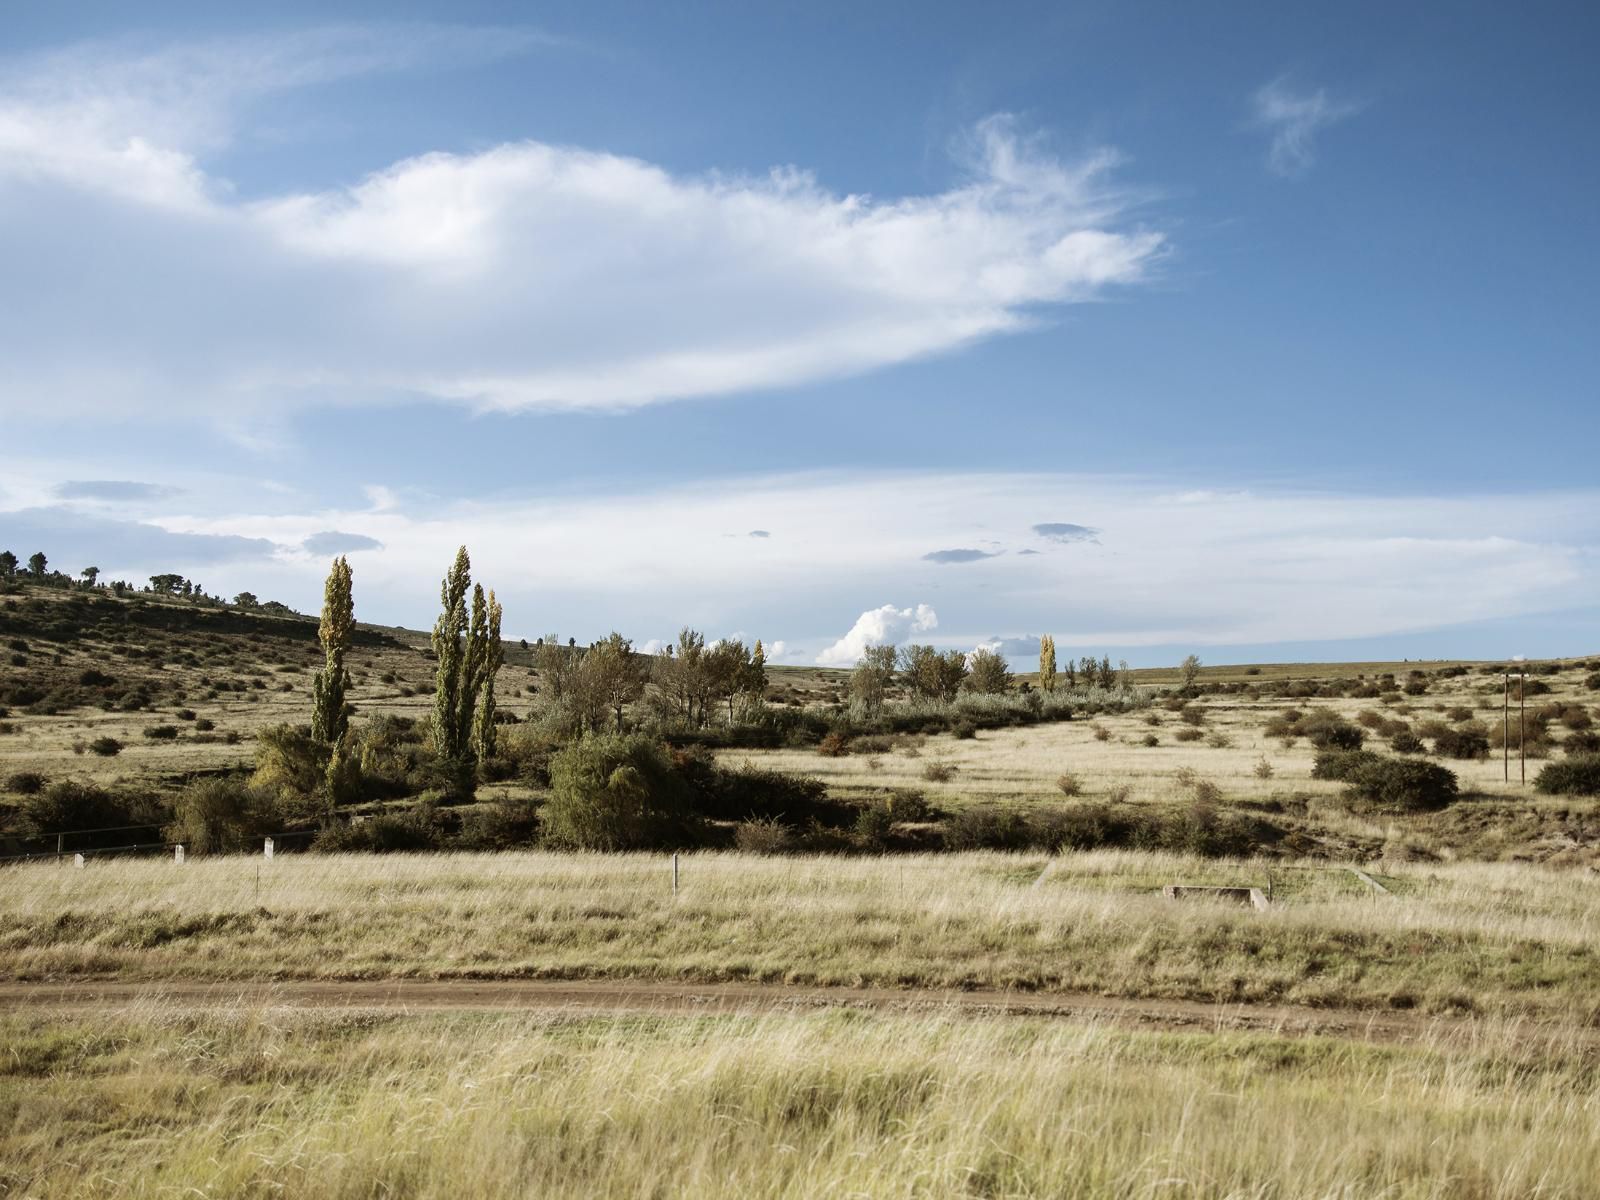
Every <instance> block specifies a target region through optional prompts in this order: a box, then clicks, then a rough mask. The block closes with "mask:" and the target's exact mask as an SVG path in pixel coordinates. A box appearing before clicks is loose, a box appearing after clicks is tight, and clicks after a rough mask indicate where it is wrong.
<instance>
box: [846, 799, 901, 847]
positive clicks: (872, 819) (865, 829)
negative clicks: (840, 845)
mask: <svg viewBox="0 0 1600 1200" xmlns="http://www.w3.org/2000/svg"><path fill="white" fill-rule="evenodd" d="M893 827H894V817H893V816H891V815H890V813H889V810H888V809H887V808H885V807H883V806H882V805H877V804H872V805H868V806H867V807H866V808H863V809H862V810H861V812H860V814H859V815H858V816H857V817H856V824H855V830H854V832H855V839H856V841H857V843H859V844H860V845H861V847H862V848H863V849H867V850H882V849H883V847H884V845H885V844H886V843H887V842H888V840H889V831H890V830H891V829H892V828H893Z"/></svg>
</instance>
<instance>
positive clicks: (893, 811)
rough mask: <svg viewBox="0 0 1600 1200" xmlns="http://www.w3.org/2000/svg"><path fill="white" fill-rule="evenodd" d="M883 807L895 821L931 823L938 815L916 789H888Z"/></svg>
mask: <svg viewBox="0 0 1600 1200" xmlns="http://www.w3.org/2000/svg"><path fill="white" fill-rule="evenodd" d="M884 807H885V808H887V809H888V810H889V815H890V816H892V817H893V818H894V819H895V820H896V821H931V820H932V819H933V818H934V817H936V816H938V815H939V814H938V810H937V809H935V808H934V807H933V805H931V804H929V803H928V798H927V797H926V796H924V795H923V794H922V793H921V792H919V791H918V790H917V789H916V788H890V789H889V795H888V796H887V797H886V798H885V800H884Z"/></svg>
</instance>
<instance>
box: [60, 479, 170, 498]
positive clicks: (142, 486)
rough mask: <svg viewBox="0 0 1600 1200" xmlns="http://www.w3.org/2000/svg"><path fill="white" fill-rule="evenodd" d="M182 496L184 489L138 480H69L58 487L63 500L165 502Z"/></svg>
mask: <svg viewBox="0 0 1600 1200" xmlns="http://www.w3.org/2000/svg"><path fill="white" fill-rule="evenodd" d="M182 494H183V489H182V488H177V487H172V486H170V485H168V484H164V483H144V482H141V481H139V480H136V479H69V480H67V482H65V483H62V484H57V485H56V495H57V496H59V497H61V499H63V500H104V501H118V500H165V499H168V498H170V497H172V496H179V495H182Z"/></svg>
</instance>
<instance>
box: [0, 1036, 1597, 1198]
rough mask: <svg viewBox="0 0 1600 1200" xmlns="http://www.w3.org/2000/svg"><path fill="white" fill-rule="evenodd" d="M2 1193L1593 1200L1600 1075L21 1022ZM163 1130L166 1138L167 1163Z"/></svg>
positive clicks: (1118, 1044)
mask: <svg viewBox="0 0 1600 1200" xmlns="http://www.w3.org/2000/svg"><path fill="white" fill-rule="evenodd" d="M0 1042H3V1043H4V1044H5V1045H6V1046H7V1048H8V1051H7V1053H6V1054H5V1055H4V1056H0V1164H3V1165H0V1192H3V1193H8V1194H24V1195H29V1196H35V1197H40V1198H47V1197H74V1198H77V1197H93V1196H122V1195H130V1194H151V1195H168V1194H172V1195H178V1194H194V1195H276V1194H285V1195H316V1196H318V1197H323V1198H326V1200H343V1198H346V1197H350V1198H354V1197H370V1196H374V1195H383V1196H399V1197H416V1198H431V1197H441V1198H442V1197H451V1198H455V1197H462V1198H465V1200H489V1198H500V1197H520V1196H584V1197H588V1196H597V1195H634V1196H655V1195H695V1196H703V1197H711V1198H716V1197H752V1196H759V1197H767V1196H773V1197H779V1196H781V1197H811V1196H822V1195H906V1196H1054V1197H1106V1196H1126V1197H1154V1196H1172V1195H1181V1196H1188V1197H1219V1198H1220V1197H1237V1196H1272V1197H1282V1198H1291V1197H1329V1196H1352V1197H1353V1196H1363V1197H1366V1196H1383V1197H1390V1198H1395V1200H1401V1198H1406V1200H1409V1198H1418V1200H1421V1198H1424V1197H1429V1198H1431V1197H1447V1196H1448V1197H1453V1198H1459V1197H1481V1198H1484V1200H1488V1198H1505V1200H1510V1198H1513V1197H1517V1198H1521V1197H1526V1196H1532V1195H1538V1196H1542V1197H1548V1198H1551V1200H1556V1198H1562V1197H1572V1198H1577V1197H1582V1196H1589V1195H1592V1194H1593V1184H1594V1180H1595V1179H1596V1178H1600V1126H1597V1125H1596V1123H1595V1121H1594V1116H1593V1114H1594V1112H1595V1110H1596V1108H1597V1106H1600V1076H1597V1074H1596V1071H1595V1063H1594V1062H1593V1061H1590V1060H1586V1059H1585V1058H1584V1057H1583V1055H1582V1054H1581V1053H1577V1052H1574V1051H1572V1050H1569V1049H1564V1048H1562V1047H1560V1046H1556V1047H1546V1046H1540V1047H1538V1048H1530V1047H1528V1046H1525V1045H1523V1044H1521V1043H1519V1041H1518V1040H1517V1039H1516V1037H1515V1036H1514V1033H1513V1032H1506V1033H1500V1034H1493V1033H1491V1034H1486V1035H1485V1036H1484V1037H1483V1038H1482V1039H1481V1040H1480V1041H1479V1042H1477V1043H1476V1044H1475V1045H1474V1046H1473V1047H1472V1048H1471V1049H1470V1050H1467V1051H1464V1052H1463V1051H1459V1050H1456V1051H1453V1052H1451V1053H1449V1054H1445V1053H1441V1052H1440V1051H1439V1050H1437V1049H1436V1048H1433V1047H1430V1046H1420V1047H1405V1048H1396V1047H1373V1046H1365V1045H1359V1044H1353V1043H1343V1042H1336V1041H1325V1040H1321V1039H1312V1040H1302V1041H1289V1040H1285V1039H1280V1038H1276V1037H1272V1036H1266V1035H1217V1034H1209V1035H1208V1034H1184V1035H1177V1034H1150V1033H1125V1032H1119V1031H1114V1030H1110V1029H1106V1028H1102V1027H1095V1026H1074V1025H1067V1024H1063V1023H1060V1022H1044V1021H1037V1020H1031V1019H1026V1020H1000V1021H997V1020H993V1019H981V1018H954V1017H923V1018H912V1017H878V1016H861V1015H856V1014H844V1013H829V1014H812V1015H806V1016H784V1017H743V1018H739V1017H721V1018H692V1017H683V1018H649V1019H617V1018H586V1019H581V1020H561V1019H558V1018H551V1017H529V1016H526V1015H500V1016H491V1017H470V1018H469V1017H449V1016H433V1017H381V1016H376V1015H370V1014H369V1015H364V1014H360V1013H345V1014H339V1015H333V1014H315V1013H311V1014H308V1013H303V1012H291V1011H286V1010H272V1009H267V1010H253V1011H248V1010H247V1011H240V1012H235V1013H231V1014H230V1013H208V1014H204V1015H195V1014H185V1013H183V1012H179V1011H174V1010H170V1009H164V1008H160V1007H156V1006H145V1007H138V1008H134V1009H131V1010H128V1011H126V1012H123V1013H120V1014H118V1015H117V1016H115V1017H113V1018H111V1019H105V1018H99V1019H96V1020H94V1021H88V1020H82V1019H78V1018H69V1019H57V1020H53V1021H52V1020H48V1019H46V1018H44V1017H42V1016H29V1015H22V1016H7V1017H4V1018H0ZM133 1131H137V1134H135V1133H134V1132H133Z"/></svg>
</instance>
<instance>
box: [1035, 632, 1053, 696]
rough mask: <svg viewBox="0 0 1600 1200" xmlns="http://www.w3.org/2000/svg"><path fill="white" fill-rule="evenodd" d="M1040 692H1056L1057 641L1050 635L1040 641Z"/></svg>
mask: <svg viewBox="0 0 1600 1200" xmlns="http://www.w3.org/2000/svg"><path fill="white" fill-rule="evenodd" d="M1039 690H1040V691H1041V692H1053V691H1055V690H1056V639H1055V638H1054V637H1052V636H1051V635H1050V634H1048V633H1047V634H1045V635H1044V636H1043V637H1041V638H1040V639H1039Z"/></svg>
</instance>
